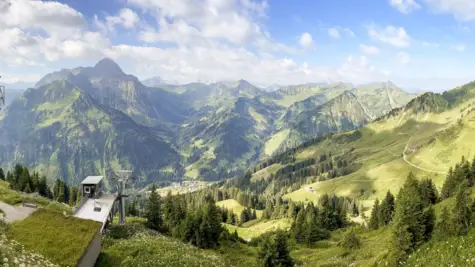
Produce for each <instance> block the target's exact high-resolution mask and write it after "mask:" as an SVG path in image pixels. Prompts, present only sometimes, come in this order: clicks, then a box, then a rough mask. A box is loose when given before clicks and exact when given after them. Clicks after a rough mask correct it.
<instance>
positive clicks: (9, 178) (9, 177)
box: [7, 171, 14, 188]
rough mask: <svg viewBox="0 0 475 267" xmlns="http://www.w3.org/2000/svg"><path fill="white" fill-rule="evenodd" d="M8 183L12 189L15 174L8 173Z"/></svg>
mask: <svg viewBox="0 0 475 267" xmlns="http://www.w3.org/2000/svg"><path fill="white" fill-rule="evenodd" d="M7 182H8V183H9V184H10V187H12V184H13V182H14V178H13V174H12V173H11V172H10V171H7ZM12 188H13V187H12Z"/></svg>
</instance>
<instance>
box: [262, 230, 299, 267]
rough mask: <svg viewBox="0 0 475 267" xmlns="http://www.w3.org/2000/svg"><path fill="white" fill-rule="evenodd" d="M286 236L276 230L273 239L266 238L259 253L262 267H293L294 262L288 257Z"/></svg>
mask: <svg viewBox="0 0 475 267" xmlns="http://www.w3.org/2000/svg"><path fill="white" fill-rule="evenodd" d="M287 239H288V237H287V234H286V233H285V232H284V231H282V230H278V231H277V232H276V234H275V237H274V239H273V240H272V239H271V238H270V237H267V238H266V239H265V240H264V242H263V244H262V247H261V250H260V251H259V254H258V258H259V262H260V263H261V265H262V266H264V267H275V266H279V267H291V266H294V261H293V259H292V257H291V256H290V252H289V248H288V244H287Z"/></svg>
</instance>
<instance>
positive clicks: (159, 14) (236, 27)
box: [128, 0, 267, 45]
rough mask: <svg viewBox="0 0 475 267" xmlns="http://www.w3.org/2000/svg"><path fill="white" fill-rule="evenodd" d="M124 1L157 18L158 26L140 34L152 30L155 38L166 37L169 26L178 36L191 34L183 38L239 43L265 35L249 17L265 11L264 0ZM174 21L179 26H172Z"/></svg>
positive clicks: (168, 33)
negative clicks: (214, 39) (204, 0)
mask: <svg viewBox="0 0 475 267" xmlns="http://www.w3.org/2000/svg"><path fill="white" fill-rule="evenodd" d="M128 3H129V4H130V5H132V6H134V7H138V8H141V9H142V10H143V11H144V12H147V13H149V14H151V15H152V16H154V17H155V18H156V19H157V21H158V25H157V26H158V27H157V28H158V29H155V28H154V27H153V26H152V27H149V29H148V30H147V32H146V33H144V34H145V35H149V36H150V34H151V33H152V32H153V31H154V32H155V33H154V35H155V38H153V39H156V40H164V39H169V37H168V36H167V35H170V34H171V32H170V29H177V30H182V31H183V32H179V33H176V34H179V35H187V34H190V33H191V34H192V36H189V35H188V36H184V37H185V39H186V40H190V39H196V38H216V39H224V40H227V41H229V42H231V43H234V44H240V45H242V44H245V43H247V42H252V41H255V40H258V39H261V38H266V36H265V34H264V33H263V31H262V29H261V26H260V25H259V24H258V23H257V22H256V21H255V20H254V17H253V15H255V14H257V15H262V14H263V13H264V12H265V10H266V9H267V2H266V1H257V2H256V1H251V0H236V1H233V0H226V1H217V0H209V1H206V2H202V1H191V0H174V1H167V0H129V1H128ZM177 22H178V23H179V24H180V25H179V26H176V25H174V24H175V23H177ZM191 29H193V30H191ZM176 34H175V35H176ZM175 41H179V40H175Z"/></svg>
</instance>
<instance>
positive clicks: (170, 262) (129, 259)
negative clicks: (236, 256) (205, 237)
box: [95, 232, 227, 267]
mask: <svg viewBox="0 0 475 267" xmlns="http://www.w3.org/2000/svg"><path fill="white" fill-rule="evenodd" d="M95 266H97V267H109V266H121V267H134V266H145V267H147V266H148V267H155V266H157V267H158V266H160V267H166V266H189V267H201V266H210V267H224V266H227V264H226V261H225V260H224V258H223V257H221V256H219V255H218V254H217V253H215V252H213V251H208V250H201V249H198V248H196V247H194V246H191V245H188V244H184V243H183V242H181V241H178V240H175V239H173V238H170V237H165V236H163V235H157V234H150V233H140V232H139V233H137V234H135V235H133V236H132V237H130V238H127V239H112V238H110V239H109V238H108V237H106V238H105V242H104V245H103V249H102V253H101V255H100V256H99V259H98V261H97V263H96V265H95Z"/></svg>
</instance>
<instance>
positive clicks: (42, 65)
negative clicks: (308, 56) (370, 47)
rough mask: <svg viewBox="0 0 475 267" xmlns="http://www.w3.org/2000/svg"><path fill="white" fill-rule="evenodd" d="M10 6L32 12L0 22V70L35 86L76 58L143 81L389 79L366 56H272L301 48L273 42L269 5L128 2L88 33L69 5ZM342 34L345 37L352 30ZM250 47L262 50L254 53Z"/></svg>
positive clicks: (8, 14) (237, 0)
mask: <svg viewBox="0 0 475 267" xmlns="http://www.w3.org/2000/svg"><path fill="white" fill-rule="evenodd" d="M1 1H2V0H0V2H1ZM3 3H4V2H3ZM8 3H9V7H8V10H7V9H6V8H4V9H5V10H3V11H1V12H2V18H16V17H18V16H19V15H21V16H26V15H27V14H29V15H30V16H26V17H25V18H24V19H11V20H9V21H8V22H5V21H4V20H2V21H1V22H0V36H2V40H3V41H2V42H0V73H4V74H7V75H8V78H7V77H5V79H8V80H9V81H18V80H25V81H28V82H31V81H32V80H35V79H37V78H39V77H40V76H42V75H44V74H45V72H50V71H53V70H58V69H60V68H68V67H75V66H78V65H79V64H77V63H76V62H78V61H80V62H81V63H82V64H81V65H93V64H94V63H95V62H96V61H97V60H99V59H100V58H102V57H104V56H109V57H111V58H113V59H116V60H117V61H118V63H119V64H121V66H122V67H123V68H124V69H125V70H126V71H127V72H129V73H131V74H134V75H138V76H139V78H145V77H150V76H155V75H160V76H162V77H164V78H165V79H167V80H174V81H178V82H180V83H185V82H192V81H198V80H206V81H207V80H212V81H217V80H237V79H247V80H249V81H251V82H253V83H256V84H260V85H270V84H273V83H278V84H296V83H306V82H316V81H325V80H328V79H330V80H334V81H348V82H355V83H364V82H370V81H373V80H378V79H380V78H384V77H385V75H384V74H383V73H381V72H379V71H377V70H375V68H374V67H373V66H371V65H370V64H369V63H368V59H367V58H366V57H365V56H360V57H356V56H351V57H349V58H348V59H347V60H346V61H345V62H342V63H341V64H338V62H337V63H336V64H333V65H332V66H319V65H311V64H308V63H305V62H303V63H302V62H297V61H295V60H293V59H292V58H291V57H282V56H280V57H277V56H275V55H273V54H272V52H275V51H286V52H296V51H297V50H301V49H300V48H298V47H297V44H296V47H292V46H289V45H285V44H282V43H278V42H274V41H273V40H272V38H271V36H270V34H269V33H268V32H266V30H265V27H264V25H262V24H261V23H260V20H261V19H265V15H266V10H267V9H268V6H267V2H266V1H250V0H226V1H224V0H221V1H218V0H208V1H206V2H205V5H204V4H203V2H202V1H197V0H195V1H191V0H174V1H166V0H130V1H129V4H130V5H129V6H127V7H124V9H123V10H122V11H120V12H118V14H115V15H114V16H105V17H104V16H100V17H98V16H96V17H93V21H92V22H91V24H94V25H95V26H96V28H97V29H98V30H99V31H97V32H93V31H90V30H88V29H90V27H91V26H94V25H88V24H87V23H86V21H85V20H84V18H83V16H82V14H81V13H80V12H78V11H76V10H74V9H73V8H71V7H70V6H67V5H65V4H60V3H57V2H54V1H49V2H42V1H26V0H18V1H17V0H14V1H13V0H10V1H9V2H8ZM127 8H130V9H129V10H130V11H132V12H134V13H132V12H129V11H127ZM135 12H136V13H135ZM134 14H135V15H136V16H137V17H136V16H135V15H134ZM143 15H146V16H147V17H149V16H153V17H155V19H156V20H155V21H156V23H155V21H154V22H153V23H152V22H150V21H151V20H145V19H143V18H142V16H143ZM31 17H34V19H33V20H32V19H31ZM66 18H67V20H66ZM152 21H153V20H152ZM33 22H35V23H33ZM39 22H44V23H42V24H41V23H39ZM36 23H38V24H36ZM147 23H148V24H147ZM101 27H102V28H101ZM110 28H115V29H116V30H119V28H120V30H121V31H123V32H121V33H124V34H129V33H133V35H132V34H131V35H130V36H131V38H136V39H132V40H130V41H131V43H134V42H137V40H138V41H140V40H141V41H142V43H140V42H139V44H137V45H126V44H122V43H120V42H119V43H112V42H111V41H110V40H109V38H108V35H107V34H109V33H110V32H111V31H110ZM35 29H39V30H40V31H37V30H35ZM338 30H339V32H340V33H341V34H342V35H343V34H344V33H346V34H348V35H351V33H352V32H351V30H349V29H346V30H345V29H344V28H338ZM135 34H136V35H135ZM114 39H116V38H114ZM299 41H300V45H301V46H302V47H303V48H310V47H312V46H314V45H315V44H314V40H313V38H312V36H311V35H310V34H309V33H304V34H302V36H301V38H300V40H299ZM164 42H167V43H170V45H163V43H164ZM252 45H253V46H255V47H257V48H258V49H257V51H256V50H255V49H250V48H249V46H252ZM24 73H28V75H29V76H28V75H25V74H24ZM276 77H277V78H276Z"/></svg>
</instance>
